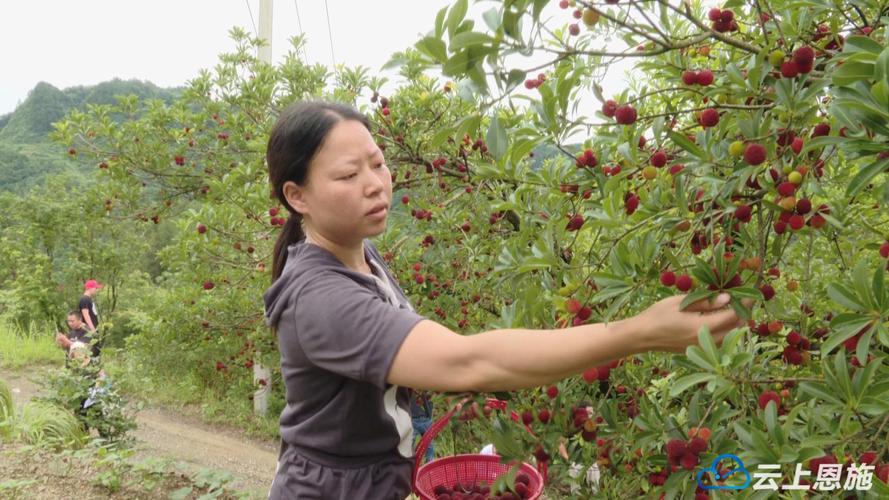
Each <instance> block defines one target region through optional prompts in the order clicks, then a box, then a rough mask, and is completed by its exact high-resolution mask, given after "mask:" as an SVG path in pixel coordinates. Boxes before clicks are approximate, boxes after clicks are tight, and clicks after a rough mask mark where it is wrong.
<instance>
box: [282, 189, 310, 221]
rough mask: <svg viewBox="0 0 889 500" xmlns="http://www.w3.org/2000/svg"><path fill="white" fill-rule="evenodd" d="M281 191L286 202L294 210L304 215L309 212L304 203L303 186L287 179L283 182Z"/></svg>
mask: <svg viewBox="0 0 889 500" xmlns="http://www.w3.org/2000/svg"><path fill="white" fill-rule="evenodd" d="M283 192H284V199H285V200H287V204H288V205H290V206H291V207H292V208H293V209H294V210H296V211H297V212H298V213H300V214H302V215H306V214H307V213H308V212H309V208H308V206H307V204H306V196H305V195H306V193H305V186H300V185H299V184H297V183H295V182H293V181H287V182H285V183H284V188H283Z"/></svg>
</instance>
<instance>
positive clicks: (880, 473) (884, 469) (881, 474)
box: [874, 464, 889, 484]
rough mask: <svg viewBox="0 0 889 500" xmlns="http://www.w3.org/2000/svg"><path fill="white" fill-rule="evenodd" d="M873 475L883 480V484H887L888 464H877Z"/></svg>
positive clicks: (888, 481)
mask: <svg viewBox="0 0 889 500" xmlns="http://www.w3.org/2000/svg"><path fill="white" fill-rule="evenodd" d="M874 475H875V476H877V477H878V478H879V479H880V481H883V484H889V464H882V465H879V466H878V467H877V470H876V471H875V472H874Z"/></svg>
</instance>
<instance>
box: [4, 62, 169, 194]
mask: <svg viewBox="0 0 889 500" xmlns="http://www.w3.org/2000/svg"><path fill="white" fill-rule="evenodd" d="M177 92H178V91H177V90H175V89H162V88H160V87H157V86H156V85H154V84H152V83H150V82H142V81H138V80H126V81H125V80H119V79H115V80H111V81H108V82H102V83H99V84H97V85H91V86H76V87H70V88H67V89H64V90H60V89H58V88H56V87H54V86H53V85H51V84H49V83H46V82H40V83H38V84H37V86H35V87H34V88H33V89H32V90H31V92H29V93H28V97H27V99H25V101H24V102H23V103H22V104H21V105H19V106H18V107H17V108H16V109H15V111H13V112H12V113H9V114H6V115H3V116H0V192H3V191H8V192H14V193H23V192H24V191H26V190H27V189H28V188H29V187H30V186H33V185H35V184H38V183H39V182H40V181H41V180H42V179H43V178H44V177H45V176H46V175H48V174H54V173H60V172H64V171H73V172H85V171H87V170H88V169H90V168H92V167H93V165H91V164H89V165H88V164H86V163H85V162H83V161H79V160H77V159H76V158H72V157H69V156H68V154H67V152H66V150H65V148H63V147H62V146H60V145H58V144H55V143H53V142H52V141H51V140H50V139H49V133H50V132H52V130H53V127H52V124H53V122H55V121H58V120H60V119H62V118H63V117H64V116H65V114H66V113H68V112H69V111H71V110H73V109H77V108H82V107H84V106H86V105H88V104H113V103H114V102H115V96H118V95H136V96H139V98H140V99H163V100H165V101H171V100H172V99H173V98H174V97H175V95H176V94H177Z"/></svg>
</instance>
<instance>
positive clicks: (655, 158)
mask: <svg viewBox="0 0 889 500" xmlns="http://www.w3.org/2000/svg"><path fill="white" fill-rule="evenodd" d="M649 161H650V162H651V164H652V165H653V166H655V167H657V168H661V167H663V166H664V165H666V164H667V153H665V152H663V151H662V150H660V149H659V150H657V151H655V153H654V154H653V155H651V159H650V160H649Z"/></svg>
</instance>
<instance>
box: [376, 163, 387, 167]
mask: <svg viewBox="0 0 889 500" xmlns="http://www.w3.org/2000/svg"><path fill="white" fill-rule="evenodd" d="M385 166H386V164H385V163H377V164H376V168H383V167H385Z"/></svg>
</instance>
